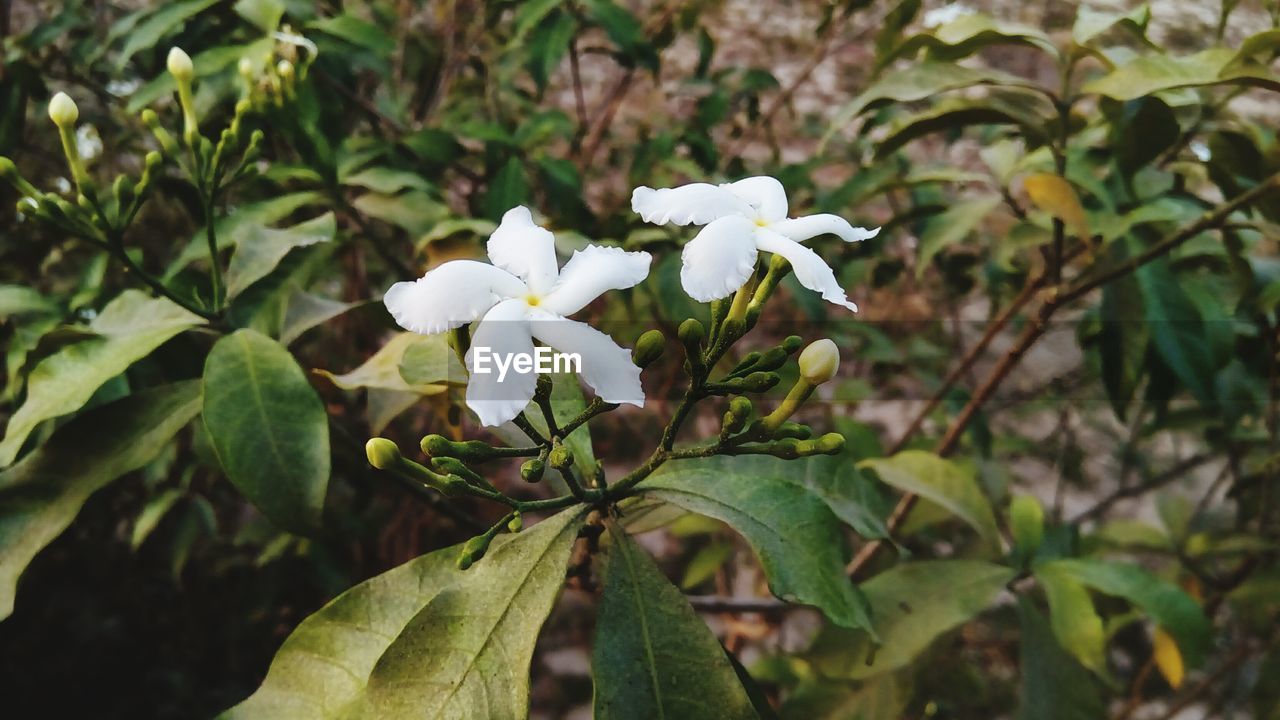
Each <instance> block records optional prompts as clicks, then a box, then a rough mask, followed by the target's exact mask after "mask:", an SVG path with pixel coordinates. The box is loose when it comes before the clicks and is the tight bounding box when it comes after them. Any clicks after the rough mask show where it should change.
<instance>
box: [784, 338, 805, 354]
mask: <svg viewBox="0 0 1280 720" xmlns="http://www.w3.org/2000/svg"><path fill="white" fill-rule="evenodd" d="M801 345H804V340H803V339H802V338H801V337H800V336H799V335H788V336H787V339H786V340H783V341H782V344H781V345H779V346H778V347H780V348H782V349H783V350H785V351H786V353H787V354H788V355H791V354H793V353H795V351H797V350H799V349H800V346H801Z"/></svg>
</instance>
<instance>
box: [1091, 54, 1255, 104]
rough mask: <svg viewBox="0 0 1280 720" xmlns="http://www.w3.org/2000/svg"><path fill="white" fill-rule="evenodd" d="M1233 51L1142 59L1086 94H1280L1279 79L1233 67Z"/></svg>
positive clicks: (1252, 69) (1099, 81)
mask: <svg viewBox="0 0 1280 720" xmlns="http://www.w3.org/2000/svg"><path fill="white" fill-rule="evenodd" d="M1235 57H1236V51H1234V50H1229V49H1227V48H1211V49H1209V50H1204V51H1201V52H1198V53H1196V54H1195V55H1188V56H1185V57H1172V56H1169V55H1164V54H1161V53H1155V54H1151V55H1143V56H1141V57H1138V58H1136V59H1134V60H1133V61H1131V62H1129V63H1126V64H1125V65H1122V66H1120V67H1118V68H1116V69H1115V70H1113V71H1112V72H1111V73H1110V74H1108V75H1104V76H1102V77H1100V78H1097V79H1095V80H1092V81H1090V82H1088V83H1085V85H1084V87H1083V88H1082V89H1083V91H1084V92H1086V93H1097V94H1099V95H1107V96H1109V97H1113V98H1115V99H1117V100H1133V99H1134V98H1139V97H1142V96H1143V95H1151V94H1152V93H1157V92H1161V91H1163V90H1174V89H1177V88H1187V87H1203V86H1206V85H1228V84H1229V85H1246V86H1252V87H1263V88H1269V89H1271V90H1280V78H1277V77H1276V76H1275V75H1273V74H1272V73H1271V72H1270V71H1268V70H1266V69H1265V68H1263V67H1258V66H1247V65H1241V64H1233V61H1234V60H1235Z"/></svg>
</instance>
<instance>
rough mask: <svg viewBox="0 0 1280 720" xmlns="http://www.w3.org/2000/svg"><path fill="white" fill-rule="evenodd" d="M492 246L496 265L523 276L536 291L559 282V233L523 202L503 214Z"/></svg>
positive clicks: (490, 240)
mask: <svg viewBox="0 0 1280 720" xmlns="http://www.w3.org/2000/svg"><path fill="white" fill-rule="evenodd" d="M488 250H489V259H490V260H492V261H493V264H494V265H497V266H498V267H500V268H502V269H503V270H506V271H507V272H509V273H511V274H512V275H517V276H519V277H521V278H523V279H524V281H525V283H526V284H528V286H529V289H530V290H532V291H533V292H534V293H537V294H542V293H544V292H546V291H548V290H550V289H551V286H552V285H554V284H555V282H556V276H557V275H558V274H559V272H558V270H557V266H556V238H555V235H552V234H551V231H550V230H547V229H546V228H544V227H542V226H540V225H538V224H537V223H535V222H534V221H533V215H532V214H531V213H530V212H529V208H527V207H524V206H523V205H518V206H516V207H513V208H511V209H510V210H508V211H507V212H506V214H504V215H503V216H502V222H501V223H500V224H499V225H498V229H497V230H494V231H493V234H492V235H490V236H489V245H488Z"/></svg>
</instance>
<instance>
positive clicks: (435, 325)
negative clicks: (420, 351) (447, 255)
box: [382, 260, 528, 335]
mask: <svg viewBox="0 0 1280 720" xmlns="http://www.w3.org/2000/svg"><path fill="white" fill-rule="evenodd" d="M527 292H528V291H527V289H526V288H525V286H524V283H522V282H520V280H519V278H517V277H515V276H514V275H512V274H511V273H508V272H506V271H505V270H501V269H499V268H496V267H494V266H492V265H489V264H486V263H482V262H476V261H475V260H451V261H450V262H447V263H445V264H443V265H441V266H440V267H438V268H435V269H434V270H432V271H430V272H428V273H427V274H426V275H423V276H422V277H420V278H418V279H417V280H414V281H411V282H398V283H396V284H395V285H392V286H391V288H390V289H389V290H387V294H386V295H384V296H383V297H382V302H383V303H384V304H386V306H387V310H388V311H390V312H391V316H392V317H394V318H395V319H396V322H397V323H399V325H400V327H402V328H404V329H405V330H409V331H412V332H416V333H422V334H424V335H433V334H435V333H441V332H444V331H446V330H452V329H453V328H456V327H458V326H460V325H465V324H467V323H469V322H471V321H472V320H475V319H476V318H478V317H480V316H481V315H483V314H484V313H485V312H486V311H487V310H488V309H489V308H491V307H493V306H494V305H495V304H497V303H498V302H499V301H501V300H503V299H504V298H509V297H520V296H523V295H525V294H526V293H527Z"/></svg>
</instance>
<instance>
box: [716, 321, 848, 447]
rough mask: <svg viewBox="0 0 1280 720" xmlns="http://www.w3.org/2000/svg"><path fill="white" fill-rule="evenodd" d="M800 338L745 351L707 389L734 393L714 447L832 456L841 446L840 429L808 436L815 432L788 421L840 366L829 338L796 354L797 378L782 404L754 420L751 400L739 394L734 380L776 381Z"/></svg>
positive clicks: (838, 355) (838, 357) (740, 388)
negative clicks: (836, 431)
mask: <svg viewBox="0 0 1280 720" xmlns="http://www.w3.org/2000/svg"><path fill="white" fill-rule="evenodd" d="M800 342H801V341H800V338H798V337H796V336H794V335H793V336H791V337H789V338H787V339H786V340H784V341H783V342H782V344H780V345H778V346H777V347H775V348H772V349H770V350H768V351H766V352H763V353H761V352H752V353H749V354H747V356H746V357H744V358H743V360H742V362H740V363H739V364H738V366H737V367H735V368H734V369H733V370H731V371H730V372H729V374H728V375H727V376H726V379H724V380H721V381H720V382H717V383H714V384H712V385H711V386H710V387H709V391H710V392H714V393H724V394H730V393H731V394H734V395H736V397H734V398H733V399H731V400H730V401H729V409H728V410H727V411H726V412H725V414H724V419H723V421H722V422H721V424H720V437H719V442H718V443H717V446H718V447H719V449H720V450H721V451H722V452H724V453H725V454H728V455H747V454H757V455H773V456H775V457H780V458H785V459H788V460H791V459H795V458H799V457H806V456H809V455H835V454H839V453H840V452H841V451H842V450H843V449H844V438H843V437H842V436H841V435H840V434H839V433H828V434H826V435H823V436H822V437H819V438H815V439H811V438H812V434H813V432H812V430H810V428H809V427H808V426H806V425H801V424H799V423H794V422H789V421H788V420H789V419H790V418H791V416H792V415H793V414H795V412H796V411H797V410H798V409H799V408H800V406H801V405H802V404H803V403H804V402H805V401H806V400H808V399H809V396H811V395H812V394H813V391H814V390H815V389H817V387H818V386H819V385H821V384H823V383H825V382H827V381H828V380H830V379H831V378H833V377H835V374H836V370H837V369H838V368H839V366H840V351H839V349H838V348H837V347H836V344H835V343H834V342H832V341H831V340H827V339H822V340H818V341H816V342H814V343H811V344H810V345H809V346H808V347H806V348H805V349H804V351H803V352H801V353H800V357H799V359H798V365H799V369H800V377H799V378H798V379H797V380H796V383H795V384H794V385H793V386H792V387H791V390H790V391H789V392H788V393H787V396H786V398H784V399H783V401H782V403H781V404H779V405H778V407H777V408H776V409H775V410H774V411H773V412H771V413H769V414H768V415H766V416H764V417H761V418H758V419H756V420H752V415H753V413H754V407H753V406H752V403H751V400H750V399H748V398H746V397H744V396H742V395H741V394H740V392H741V391H742V385H740V384H736V383H737V381H750V380H751V378H753V377H759V378H762V379H761V380H760V383H761V384H762V385H767V386H768V387H772V386H773V385H776V384H777V383H778V375H777V373H775V372H773V371H775V370H777V369H778V368H780V367H781V366H782V365H783V364H784V363H785V362H786V360H787V358H788V357H790V356H791V355H792V354H794V353H795V352H796V350H798V349H799V348H800ZM764 378H767V380H766V379H764ZM744 384H747V383H744ZM748 443H762V444H759V445H756V444H748Z"/></svg>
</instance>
